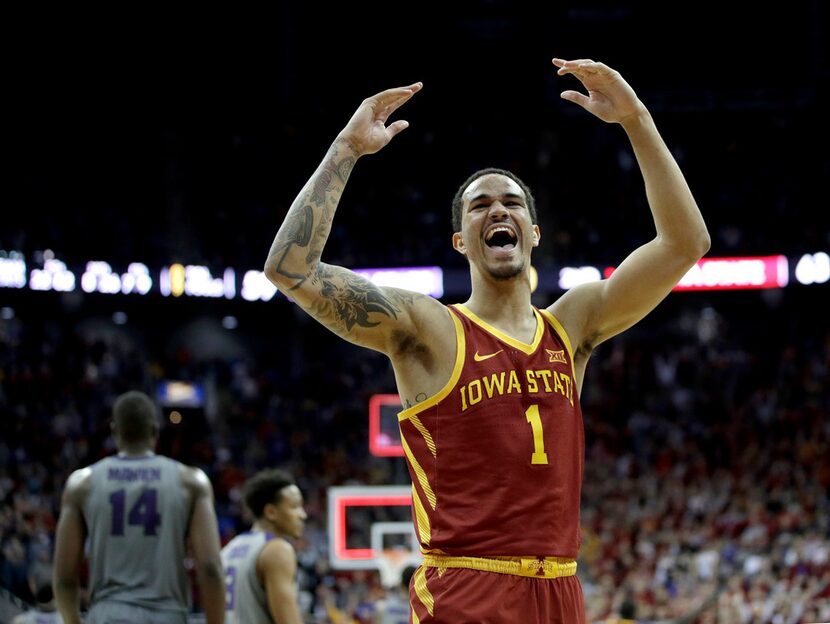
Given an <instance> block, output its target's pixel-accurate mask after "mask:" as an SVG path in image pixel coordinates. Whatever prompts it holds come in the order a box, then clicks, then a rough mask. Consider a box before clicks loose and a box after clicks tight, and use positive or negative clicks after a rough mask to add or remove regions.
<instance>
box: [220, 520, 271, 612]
mask: <svg viewBox="0 0 830 624" xmlns="http://www.w3.org/2000/svg"><path fill="white" fill-rule="evenodd" d="M273 538H274V535H273V534H272V533H265V532H263V531H249V532H247V533H241V534H239V535H237V536H236V537H234V538H233V539H232V540H231V541H230V542H228V543H227V544H226V545H225V547H224V548H223V549H222V567H223V568H224V570H225V588H226V590H227V594H226V601H227V602H226V603H227V607H226V608H227V611H226V612H225V624H236V623H237V622H238V623H240V624H242V623H244V624H274V619H273V618H272V617H271V612H270V611H269V609H268V596H267V594H266V593H265V588H264V587H263V586H262V583H260V582H259V579H258V578H257V574H256V562H257V558H258V557H259V553H260V552H262V549H263V547H264V546H265V544H267V543H268V542H269V541H270V540H271V539H273Z"/></svg>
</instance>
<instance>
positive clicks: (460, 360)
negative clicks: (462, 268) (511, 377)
mask: <svg viewBox="0 0 830 624" xmlns="http://www.w3.org/2000/svg"><path fill="white" fill-rule="evenodd" d="M447 314H449V315H450V318H451V319H452V322H453V326H454V327H455V366H454V367H453V369H452V374H451V375H450V378H449V379H448V380H447V383H446V385H445V386H444V387H443V388H441V389H440V390H439V391H438V392H437V393H436V394H434V395H432V396H431V397H429V398H428V399H427V400H426V401H424V402H423V403H416V404H415V405H413V406H412V407H408V408H407V409H405V410H402V411H400V412H398V420H399V421H402V420H406V419H407V418H412V416H413V415H415V414H420V413H421V412H423V411H424V410H425V409H428V408H430V407H432V406H433V405H436V404H437V403H439V402H441V401H442V400H444V398H446V396H447V395H448V394H449V393H450V392H451V391H452V389H453V388H454V387H455V384H456V383H458V378H459V377H461V369H462V368H463V367H464V350H465V349H466V348H467V346H466V341H465V339H464V328H463V327H462V326H461V320H460V319H459V318H458V317H457V316H456V315H455V314H453V313H452V312H450V311H449V310H447ZM428 444H429V442H427V445H428Z"/></svg>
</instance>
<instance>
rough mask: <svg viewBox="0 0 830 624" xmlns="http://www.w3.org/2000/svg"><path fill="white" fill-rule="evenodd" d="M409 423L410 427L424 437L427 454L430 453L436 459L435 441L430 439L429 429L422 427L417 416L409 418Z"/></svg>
mask: <svg viewBox="0 0 830 624" xmlns="http://www.w3.org/2000/svg"><path fill="white" fill-rule="evenodd" d="M409 422H411V423H412V425H413V426H414V427H415V428H416V429H417V430H418V431H420V432H421V435H422V436H424V442H426V443H427V448H428V449H429V452H430V453H432V456H433V457H437V450H436V448H435V440H433V439H432V434H431V433H430V432H429V429H427V428H426V427H425V426H424V423H422V422H421V419H420V418H418V415H417V414H412V415H411V416H410V417H409Z"/></svg>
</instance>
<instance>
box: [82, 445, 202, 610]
mask: <svg viewBox="0 0 830 624" xmlns="http://www.w3.org/2000/svg"><path fill="white" fill-rule="evenodd" d="M90 468H91V471H92V474H91V477H90V482H91V487H90V490H89V494H88V495H87V497H86V500H85V501H84V506H83V514H84V520H85V521H86V525H87V529H88V531H89V545H88V548H89V554H88V559H89V568H90V570H89V577H90V578H89V581H90V591H91V594H92V596H91V602H92V604H95V603H96V602H100V601H107V602H110V601H115V602H120V603H126V604H133V605H136V606H140V607H145V608H148V609H153V610H155V611H173V612H177V613H186V612H187V610H188V597H189V592H188V585H187V574H186V571H185V567H184V558H185V535H186V532H187V528H188V523H189V519H190V514H191V507H192V505H191V501H190V496H189V493H188V492H187V490H186V489H185V487H184V485H183V483H182V468H183V467H182V464H180V463H179V462H177V461H175V460H173V459H170V458H168V457H164V456H162V455H147V456H142V457H125V456H112V457H107V458H105V459H102V460H101V461H99V462H97V463H95V464H93V465H92V466H90Z"/></svg>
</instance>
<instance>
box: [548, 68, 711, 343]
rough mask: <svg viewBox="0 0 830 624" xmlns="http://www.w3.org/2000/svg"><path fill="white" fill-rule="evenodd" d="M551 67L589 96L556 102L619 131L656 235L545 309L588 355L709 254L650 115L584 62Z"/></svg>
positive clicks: (617, 82)
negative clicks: (609, 271)
mask: <svg viewBox="0 0 830 624" xmlns="http://www.w3.org/2000/svg"><path fill="white" fill-rule="evenodd" d="M553 63H554V65H556V66H557V67H559V71H558V73H559V74H560V75H565V74H572V75H574V76H575V77H576V78H578V79H579V81H580V82H581V83H582V85H583V86H584V87H585V89H586V90H587V91H588V94H587V95H585V94H583V93H580V92H577V91H565V92H563V93H562V98H563V99H565V100H568V101H571V102H574V103H576V104H579V105H580V106H582V107H583V108H584V109H585V110H587V111H588V112H590V113H592V114H594V115H596V116H597V117H599V118H600V119H602V120H603V121H606V122H609V123H619V124H620V125H621V126H622V127H623V129H624V130H625V132H626V134H627V135H628V138H629V140H630V141H631V146H632V148H633V150H634V154H635V156H636V158H637V162H638V164H639V166H640V170H641V172H642V175H643V180H644V182H645V189H646V197H647V199H648V204H649V207H650V208H651V213H652V216H653V218H654V226H655V229H656V235H655V237H654V238H653V239H652V240H651V241H649V242H648V243H646V244H645V245H642V246H641V247H639V248H637V249H636V250H634V252H632V253H631V254H630V255H629V256H628V257H627V258H626V259H625V260H624V261H623V262H622V263H621V264H620V266H619V267H618V268H617V270H616V271H614V273H613V274H612V275H611V276H610V277H609V278H608V279H606V280H603V281H601V282H598V283H593V284H586V285H584V286H580V287H577V288H573V289H571V290H570V291H569V292H567V293H566V294H565V295H563V296H562V297H560V298H559V300H557V302H556V303H554V305H553V306H552V311H553V312H554V314H555V315H557V316H558V317H559V318H560V320H561V321H562V322H563V323H564V324H565V325H566V327H567V328H568V329H569V333H572V335H571V340H572V342H574V343H575V344H574V347H575V348H576V349H577V350H578V349H579V348H580V347H581V348H582V349H583V350H587V351H590V349H592V348H593V347H594V346H596V345H597V344H599V343H600V342H602V341H603V340H607V339H608V338H610V337H611V336H614V335H616V334H618V333H620V332H621V331H623V330H625V329H627V328H629V327H631V326H632V325H633V324H634V323H636V322H637V321H639V320H640V319H642V318H643V317H644V316H645V315H646V314H648V313H649V312H650V311H651V310H653V309H654V307H655V306H656V305H657V304H658V303H660V301H661V300H663V298H665V297H666V295H668V294H669V292H671V289H672V288H674V286H675V285H676V284H677V282H678V281H680V279H681V278H682V277H683V276H684V275H685V274H686V272H687V271H688V270H689V269H690V268H691V267H692V266H693V265H694V264H695V263H696V262H697V261H698V260H699V259H700V258H701V257H702V256H703V255H704V254H705V253H706V252H707V251H708V250H709V233H708V232H707V230H706V224H705V223H704V222H703V217H702V215H701V214H700V210H699V209H698V207H697V203H696V202H695V199H694V197H693V196H692V192H691V191H690V190H689V186H688V184H687V183H686V180H685V178H684V177H683V173H682V172H681V170H680V167H679V166H678V165H677V162H676V161H675V160H674V158H673V157H672V155H671V152H669V150H668V148H667V147H666V144H665V143H664V142H663V139H662V137H661V136H660V133H659V132H658V131H657V127H656V125H655V124H654V120H653V119H652V117H651V114H650V113H649V111H648V110H647V109H646V107H645V105H644V104H643V103H642V102H641V101H640V100H639V98H638V97H637V95H636V94H635V93H634V90H633V89H632V88H631V87H630V86H629V85H628V83H627V82H626V81H625V80H624V79H623V78H622V76H621V75H620V74H619V72H617V71H615V70H613V69H611V68H610V67H608V66H607V65H605V64H603V63H597V62H594V61H592V60H589V59H583V60H578V61H564V60H561V59H554V61H553Z"/></svg>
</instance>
